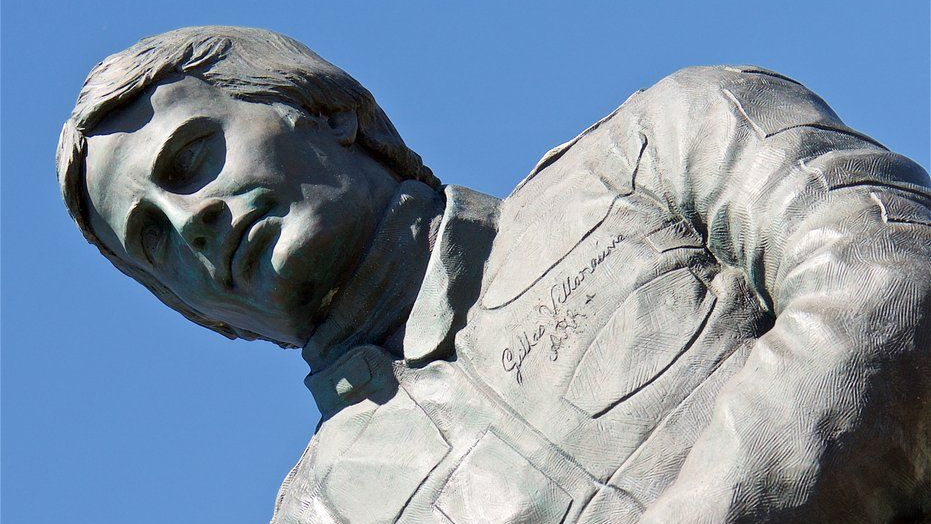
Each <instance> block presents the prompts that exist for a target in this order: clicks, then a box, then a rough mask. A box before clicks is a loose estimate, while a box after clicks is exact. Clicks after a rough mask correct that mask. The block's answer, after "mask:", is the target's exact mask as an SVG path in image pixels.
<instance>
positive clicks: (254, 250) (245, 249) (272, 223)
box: [230, 216, 281, 285]
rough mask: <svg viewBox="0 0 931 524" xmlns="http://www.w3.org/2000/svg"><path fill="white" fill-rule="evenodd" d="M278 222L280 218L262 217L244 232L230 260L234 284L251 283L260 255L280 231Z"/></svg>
mask: <svg viewBox="0 0 931 524" xmlns="http://www.w3.org/2000/svg"><path fill="white" fill-rule="evenodd" d="M280 222H281V218H280V217H277V216H263V217H259V219H258V220H256V221H255V222H254V223H253V224H252V227H249V228H247V229H246V230H245V231H244V234H243V236H242V238H241V239H240V242H239V245H238V247H237V248H236V250H235V251H234V252H233V255H232V257H231V259H230V275H232V277H233V282H234V283H236V284H239V285H246V284H248V283H249V282H250V281H251V279H252V275H253V273H254V269H255V266H256V264H257V263H258V262H259V259H260V258H261V256H262V253H264V252H265V248H266V247H267V246H268V244H269V243H270V241H271V240H272V239H273V238H274V237H275V235H276V234H277V232H278V230H279V229H280V228H279V226H280Z"/></svg>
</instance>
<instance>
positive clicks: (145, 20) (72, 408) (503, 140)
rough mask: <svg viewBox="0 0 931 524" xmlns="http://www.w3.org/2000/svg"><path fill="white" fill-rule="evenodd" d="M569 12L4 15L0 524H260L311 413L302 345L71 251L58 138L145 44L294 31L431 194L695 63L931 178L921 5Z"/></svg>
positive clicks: (20, 8) (491, 179)
mask: <svg viewBox="0 0 931 524" xmlns="http://www.w3.org/2000/svg"><path fill="white" fill-rule="evenodd" d="M581 3H582V2H534V3H532V4H531V3H527V5H528V6H531V5H532V6H533V7H523V8H521V7H517V6H516V5H512V4H516V3H512V2H488V3H476V2H462V3H460V5H459V7H443V8H437V7H435V5H434V2H348V3H347V2H330V3H327V4H323V3H319V2H311V1H308V0H298V1H289V2H283V1H282V2H275V1H268V2H259V1H254V0H253V1H248V2H246V1H238V0H237V1H228V2H220V1H192V0H184V1H177V0H156V1H153V2H145V1H142V2H133V1H126V0H120V1H111V0H108V1H103V0H93V1H51V2H50V1H43V0H33V1H31V2H26V1H14V0H8V1H6V2H4V3H3V6H2V174H3V175H2V254H3V259H2V490H3V491H2V520H3V522H4V523H5V524H19V523H45V522H68V523H70V524H83V523H88V524H106V523H125V522H133V523H135V524H147V523H152V524H155V523H158V524H163V523H165V522H173V523H174V522H179V523H186V522H192V523H193V522H197V523H238V522H243V523H261V522H266V521H267V520H268V519H269V517H270V516H271V511H272V505H273V502H274V496H275V493H276V490H277V488H278V485H279V483H280V481H281V480H282V478H283V477H284V475H285V474H286V473H287V471H288V469H289V468H290V467H291V466H292V464H293V463H294V462H295V461H296V460H297V458H298V457H299V455H300V453H301V451H302V450H303V448H304V446H305V445H306V443H307V441H308V439H309V438H310V435H311V433H312V432H313V430H314V427H315V425H316V422H317V419H318V414H317V412H316V409H315V407H314V404H313V402H312V400H311V398H310V394H309V393H308V392H307V391H306V390H305V389H304V386H303V384H302V379H303V377H304V375H305V374H306V372H307V369H306V367H305V365H304V363H303V361H302V360H301V359H300V355H299V354H298V352H296V351H285V350H281V349H278V348H277V347H275V346H272V345H270V344H267V343H258V342H255V343H246V342H230V341H227V340H226V339H223V338H221V337H220V336H218V335H215V334H213V333H211V332H208V331H206V330H204V329H202V328H199V327H197V326H194V325H192V324H189V323H187V322H186V321H185V320H184V319H182V317H181V316H180V315H178V314H177V313H174V312H173V311H170V310H168V309H167V308H165V307H164V306H162V305H161V304H160V303H158V302H157V301H156V300H155V299H154V298H153V297H151V296H149V295H148V293H147V292H146V291H145V290H144V289H143V288H142V287H141V286H139V285H137V284H136V283H135V282H133V281H131V280H129V279H128V278H126V277H124V276H122V275H121V274H119V273H118V272H117V271H116V270H115V269H113V268H112V267H110V265H109V264H108V263H107V262H106V261H105V260H104V259H103V258H102V257H100V256H99V255H98V254H97V253H96V251H95V250H94V249H93V248H91V247H90V246H88V245H87V244H85V242H84V240H83V239H82V238H81V236H80V235H79V234H78V232H77V230H76V229H75V227H74V226H73V225H72V224H71V222H70V220H69V219H68V216H67V214H66V212H65V210H64V207H63V206H62V204H61V200H60V197H59V194H58V187H57V184H56V182H55V174H54V162H53V158H54V152H55V145H56V141H57V138H58V132H59V130H60V126H61V124H62V122H63V121H64V120H65V118H66V117H67V116H68V113H69V112H70V110H71V108H72V106H73V104H74V100H75V97H76V95H77V93H78V89H79V88H80V85H81V82H82V81H83V79H84V76H85V75H86V73H87V72H88V71H89V70H90V68H91V67H92V66H93V65H94V64H95V63H96V62H97V61H99V60H101V59H102V58H103V57H104V56H106V55H107V54H110V53H113V52H116V51H118V50H120V49H123V48H124V47H126V46H129V45H130V44H132V43H133V42H135V41H136V40H137V39H138V38H140V37H143V36H146V35H150V34H154V33H158V32H162V31H165V30H168V29H173V28H176V27H179V26H184V25H198V24H233V25H252V26H259V27H265V28H269V29H274V30H277V31H280V32H283V33H285V34H288V35H291V36H293V37H295V38H297V39H298V40H301V41H303V42H305V43H307V44H308V45H309V46H311V47H312V48H313V49H315V50H316V51H317V52H319V53H320V54H321V55H322V56H324V57H325V58H327V59H329V60H330V61H332V62H334V63H336V64H337V65H339V66H341V67H343V68H344V69H346V70H347V71H349V72H350V73H351V74H352V75H354V76H355V77H356V78H358V79H359V80H360V81H361V82H362V83H363V84H364V85H366V86H367V87H368V88H369V89H370V90H371V91H372V92H373V93H374V94H375V96H376V98H377V99H378V100H379V102H380V103H381V105H382V106H383V107H384V109H385V110H386V112H387V113H388V115H389V116H390V117H391V118H392V120H393V121H394V122H395V124H396V126H397V127H398V129H399V130H400V131H401V134H402V135H403V136H404V137H405V139H406V140H407V142H408V144H410V145H411V146H412V147H413V148H414V149H415V150H417V151H418V152H420V153H421V155H422V156H423V157H424V158H425V159H426V161H427V163H428V164H429V165H431V166H432V167H433V168H434V171H435V172H436V173H437V174H438V175H439V176H440V177H441V178H442V179H443V180H445V181H446V182H449V183H456V184H462V185H468V186H471V187H474V188H477V189H479V190H482V191H485V192H488V193H492V194H495V195H505V194H507V193H508V192H509V191H510V189H511V188H512V187H513V185H514V184H515V183H516V182H517V181H518V180H519V179H520V178H521V177H522V176H523V175H524V174H525V173H526V172H527V171H528V170H529V169H530V168H531V167H532V166H533V164H534V163H535V162H536V160H537V159H538V158H539V157H540V156H541V155H542V154H543V153H544V152H545V151H546V150H547V149H549V148H550V147H552V146H554V145H556V144H558V143H560V142H562V141H564V140H567V139H569V138H571V137H572V136H574V135H575V134H576V133H577V132H579V131H580V130H582V129H583V128H585V127H586V126H587V125H588V124H590V123H592V122H594V121H595V120H597V119H599V118H600V117H601V116H603V115H605V114H606V113H608V112H610V111H611V110H612V109H614V108H615V107H616V106H617V105H618V104H620V103H621V102H622V101H623V100H624V99H625V98H626V97H627V96H628V95H629V94H631V93H632V92H633V91H635V90H636V89H638V88H641V87H648V86H649V85H651V84H653V83H654V82H656V81H657V80H659V79H660V78H662V77H663V76H665V75H667V74H669V73H671V72H673V71H675V70H676V69H678V68H681V67H684V66H687V65H695V64H715V63H753V64H758V65H761V66H764V67H768V68H770V69H775V70H777V71H779V72H782V73H784V74H786V75H789V76H791V77H794V78H796V79H798V80H800V81H801V82H803V83H805V84H806V85H807V86H809V87H810V88H812V89H813V90H815V91H816V92H817V93H819V94H820V95H821V96H822V97H824V98H825V99H826V100H827V101H828V102H829V103H830V105H831V106H832V107H833V108H834V110H835V111H836V112H837V113H838V114H840V115H841V117H842V118H843V119H844V120H845V121H846V122H847V123H848V124H849V125H850V126H852V127H854V128H856V129H858V130H860V131H863V132H865V133H867V134H869V135H871V136H873V137H874V138H876V139H878V140H879V141H881V142H882V143H884V144H886V145H887V146H888V147H890V148H891V149H893V150H895V151H898V152H901V153H904V154H906V155H908V156H910V157H912V158H913V159H915V160H917V161H918V162H919V163H920V164H922V165H923V166H925V168H927V167H928V165H929V142H931V138H929V100H931V93H929V4H928V1H927V0H909V1H896V2H878V1H876V2H870V3H863V2H857V1H852V0H847V1H837V2H813V1H811V0H807V1H786V0H779V1H775V0H773V1H768V2H747V1H739V2H692V1H687V2H686V1H683V2H660V1H656V2H636V3H633V2H607V1H605V2H591V3H586V4H587V7H578V5H579V4H581ZM499 4H504V5H506V7H502V6H501V5H499ZM436 5H439V3H436ZM623 5H626V7H625V6H623ZM754 6H756V7H754Z"/></svg>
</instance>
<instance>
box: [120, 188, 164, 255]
mask: <svg viewBox="0 0 931 524" xmlns="http://www.w3.org/2000/svg"><path fill="white" fill-rule="evenodd" d="M171 231H172V228H171V225H170V224H169V222H168V217H166V216H165V215H164V213H162V212H161V211H160V210H159V209H158V208H157V207H155V206H154V205H152V204H151V203H149V202H146V201H140V202H137V203H136V204H135V205H133V206H132V208H131V209H130V211H129V216H128V217H127V220H126V240H125V241H124V246H125V248H126V252H127V253H129V254H130V255H132V256H133V257H135V258H137V259H144V260H145V261H147V262H148V263H149V264H150V265H152V266H159V265H160V264H161V263H162V262H163V261H164V260H165V253H166V252H167V250H168V247H169V243H170V242H171Z"/></svg>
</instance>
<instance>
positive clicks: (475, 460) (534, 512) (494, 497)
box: [434, 431, 572, 524]
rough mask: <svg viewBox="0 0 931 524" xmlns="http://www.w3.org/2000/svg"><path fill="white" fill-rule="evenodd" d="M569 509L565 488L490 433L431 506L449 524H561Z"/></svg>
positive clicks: (484, 437)
mask: <svg viewBox="0 0 931 524" xmlns="http://www.w3.org/2000/svg"><path fill="white" fill-rule="evenodd" d="M571 505H572V497H571V496H570V495H569V494H568V493H566V491H565V490H563V489H562V488H561V487H559V485H558V484H556V482H554V481H553V480H552V479H550V478H549V477H547V476H546V475H545V474H543V472H541V471H540V470H539V469H537V468H536V467H535V466H534V465H533V464H531V463H530V461H528V460H527V459H526V458H524V457H523V456H521V454H520V453H518V452H517V451H516V450H515V449H514V448H512V447H511V446H509V445H508V444H507V443H506V442H504V441H503V440H501V438H499V437H498V436H497V435H495V434H494V433H492V432H490V431H489V432H487V433H485V435H484V436H483V437H482V438H481V439H480V440H479V442H478V444H476V446H475V447H474V448H473V449H472V451H470V452H469V454H468V455H466V456H465V458H464V459H463V460H462V463H461V464H459V466H458V467H456V470H455V471H454V472H453V474H452V476H451V477H450V478H449V481H448V482H447V483H446V485H445V486H444V487H443V490H442V492H441V493H440V496H439V497H438V498H437V500H436V503H435V506H434V507H435V511H437V512H439V513H440V515H442V517H445V520H447V521H449V522H452V523H453V524H490V523H510V524H518V523H526V524H559V523H561V522H563V520H564V519H565V517H566V514H567V513H568V512H569V507H570V506H571Z"/></svg>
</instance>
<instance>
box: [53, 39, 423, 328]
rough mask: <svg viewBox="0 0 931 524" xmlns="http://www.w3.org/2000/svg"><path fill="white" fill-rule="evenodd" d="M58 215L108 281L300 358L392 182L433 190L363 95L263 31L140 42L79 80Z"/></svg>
mask: <svg viewBox="0 0 931 524" xmlns="http://www.w3.org/2000/svg"><path fill="white" fill-rule="evenodd" d="M57 165H58V177H59V182H60V186H61V191H62V195H63V197H64V200H65V203H66V206H67V208H68V211H69V213H70V214H71V216H72V218H73V219H74V221H75V222H76V223H77V225H78V227H79V228H80V230H81V231H82V233H83V234H84V236H85V238H86V239H87V240H88V241H89V242H90V243H92V244H94V245H95V246H97V248H98V249H99V250H100V252H101V253H102V254H103V255H104V256H105V257H106V258H107V259H109V260H110V261H111V262H112V263H113V265H115V266H116V267H117V268H118V269H119V270H120V271H122V272H123V273H125V274H127V275H129V276H130V277H132V278H134V279H135V280H137V281H139V282H140V283H142V284H143V285H144V286H146V287H147V288H148V289H149V290H150V291H151V292H152V293H154V294H155V295H156V296H157V297H158V298H159V299H161V301H162V302H164V303H165V304H167V305H168V306H169V307H171V308H173V309H175V310H177V311H179V312H180V313H182V314H183V315H184V316H185V317H187V318H188V319H190V320H192V321H194V322H196V323H198V324H201V325H203V326H206V327H208V328H210V329H213V330H214V331H217V332H219V333H221V334H223V335H226V336H227V337H230V338H235V337H243V338H248V339H255V338H263V339H267V340H272V341H274V342H277V343H279V344H280V345H284V346H297V345H301V344H302V343H303V341H304V340H306V338H307V336H309V334H310V332H311V331H312V329H313V326H314V325H315V322H316V320H317V319H319V317H320V315H322V314H323V313H324V312H325V310H326V306H327V304H328V302H329V300H331V299H332V297H333V295H334V294H335V293H336V291H337V290H338V289H339V287H340V286H341V285H342V284H343V283H344V282H345V280H346V279H347V278H348V277H349V275H350V274H351V272H352V269H353V268H354V265H355V263H356V261H357V260H358V259H359V258H360V257H361V255H362V252H363V250H364V248H365V245H366V242H367V240H368V239H369V238H370V237H371V235H372V234H373V232H374V229H375V226H376V224H377V221H378V219H379V218H380V216H381V212H382V211H383V210H384V208H385V206H386V205H387V203H388V202H389V201H390V199H391V197H392V196H393V195H394V192H395V189H396V188H395V186H396V185H397V184H398V182H399V181H401V180H408V179H414V180H420V181H422V182H424V183H426V184H428V185H431V186H434V187H435V186H438V185H439V181H438V180H437V179H436V178H435V177H434V176H433V174H432V173H431V172H430V170H429V169H428V168H426V167H425V166H424V165H423V164H422V162H421V160H420V157H419V156H418V155H417V154H416V153H414V152H413V151H411V150H410V149H408V148H407V147H406V146H405V145H404V142H403V141H402V140H401V138H400V136H398V133H397V131H396V130H395V129H394V126H393V125H392V124H391V122H390V121H389V120H388V118H387V116H385V114H384V112H383V111H382V110H381V109H380V108H379V107H378V105H377V104H376V103H375V100H374V99H373V98H372V95H371V94H370V93H369V92H368V91H367V90H366V89H365V88H363V87H362V86H361V85H360V84H359V83H358V82H357V81H355V80H354V79H353V78H352V77H350V76H349V75H348V74H346V73H345V72H343V71H342V70H340V69H339V68H337V67H335V66H333V65H332V64H330V63H328V62H326V61H325V60H323V59H322V58H320V57H319V56H317V55H316V54H315V53H313V52H312V51H310V50H309V49H308V48H307V47H305V46H303V45H302V44H300V43H298V42H296V41H294V40H292V39H290V38H287V37H285V36H282V35H279V34H276V33H273V32H270V31H265V30H259V29H248V28H238V27H191V28H184V29H179V30H176V31H171V32H168V33H164V34H161V35H157V36H154V37H151V38H146V39H144V40H142V41H140V42H138V43H137V44H135V45H134V46H132V47H130V48H129V49H127V50H125V51H122V52H120V53H117V54H114V55H112V56H110V57H108V58H107V59H105V60H104V61H103V62H101V63H100V64H98V65H97V66H96V67H94V69H93V70H92V71H91V73H90V74H89V75H88V77H87V80H86V81H85V83H84V87H83V88H82V90H81V93H80V95H79V96H78V101H77V104H76V107H75V109H74V111H73V112H72V115H71V117H70V118H69V119H68V121H67V122H66V123H65V125H64V128H63V130H62V134H61V138H60V140H59V147H58V158H57Z"/></svg>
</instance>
